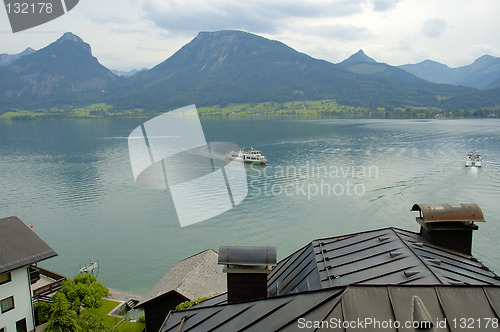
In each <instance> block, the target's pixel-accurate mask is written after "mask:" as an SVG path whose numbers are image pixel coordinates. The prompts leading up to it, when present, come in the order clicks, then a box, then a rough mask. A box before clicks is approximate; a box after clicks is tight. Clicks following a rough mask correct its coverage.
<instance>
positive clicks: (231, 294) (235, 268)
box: [218, 246, 276, 302]
mask: <svg viewBox="0 0 500 332" xmlns="http://www.w3.org/2000/svg"><path fill="white" fill-rule="evenodd" d="M218 263H219V264H220V265H224V269H223V272H224V273H227V299H228V302H239V301H248V300H253V299H258V298H265V297H267V274H268V273H270V272H271V268H272V266H274V265H276V247H226V246H221V247H220V249H219V259H218Z"/></svg>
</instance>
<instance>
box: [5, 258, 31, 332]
mask: <svg viewBox="0 0 500 332" xmlns="http://www.w3.org/2000/svg"><path fill="white" fill-rule="evenodd" d="M11 277H12V280H11V281H9V282H7V283H5V284H2V285H0V300H3V299H5V298H7V297H10V296H12V295H13V296H14V309H12V310H10V311H8V312H6V313H3V314H2V313H0V328H2V327H5V328H6V329H5V332H15V331H16V322H17V321H19V320H21V319H23V318H26V326H27V327H28V331H32V330H33V329H34V327H33V314H32V307H31V294H30V293H31V290H30V283H29V280H28V267H22V268H19V269H17V270H14V271H11ZM0 312H1V311H0Z"/></svg>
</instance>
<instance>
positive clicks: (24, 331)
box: [16, 318, 28, 332]
mask: <svg viewBox="0 0 500 332" xmlns="http://www.w3.org/2000/svg"><path fill="white" fill-rule="evenodd" d="M16 332H28V327H27V326H26V318H23V319H21V320H18V321H17V322H16Z"/></svg>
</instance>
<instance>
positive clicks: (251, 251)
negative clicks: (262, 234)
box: [218, 246, 276, 266]
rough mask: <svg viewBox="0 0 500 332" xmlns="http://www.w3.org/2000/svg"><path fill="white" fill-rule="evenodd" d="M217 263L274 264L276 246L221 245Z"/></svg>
mask: <svg viewBox="0 0 500 332" xmlns="http://www.w3.org/2000/svg"><path fill="white" fill-rule="evenodd" d="M218 263H219V264H223V265H243V266H272V265H276V247H241V246H240V247H236V246H221V247H220V249H219V259H218Z"/></svg>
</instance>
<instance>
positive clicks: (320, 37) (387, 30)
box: [0, 0, 500, 70]
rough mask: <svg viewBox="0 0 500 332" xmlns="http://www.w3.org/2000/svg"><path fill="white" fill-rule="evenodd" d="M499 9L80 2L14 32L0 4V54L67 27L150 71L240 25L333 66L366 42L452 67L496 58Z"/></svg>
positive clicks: (117, 63)
mask: <svg viewBox="0 0 500 332" xmlns="http://www.w3.org/2000/svg"><path fill="white" fill-rule="evenodd" d="M498 13H500V1H498V0H481V1H475V2H470V1H468V0H436V1H418V0H330V1H327V0H307V1H298V0H292V1H285V0H274V1H269V0H255V1H234V0H183V1H182V0H168V1H166V0H106V1H100V0H80V3H79V4H78V5H77V6H76V7H75V8H74V9H73V10H71V11H70V12H69V13H67V14H66V15H64V16H62V17H60V18H57V19H55V20H53V21H51V22H49V23H46V24H44V25H41V26H39V27H36V28H33V29H30V30H27V31H25V32H20V33H16V34H13V33H12V32H11V31H10V26H9V24H8V20H7V15H6V12H5V8H4V9H0V53H9V54H13V53H19V52H21V51H23V50H24V49H25V48H26V47H28V46H30V47H33V48H35V49H39V48H42V47H44V46H47V45H48V44H50V43H51V42H53V41H55V40H56V39H57V38H59V37H60V36H61V35H62V34H63V33H64V32H67V31H71V32H73V33H75V34H76V35H78V36H80V37H81V38H82V39H83V40H85V41H86V42H87V43H89V44H90V45H91V46H92V50H93V54H94V56H95V57H97V58H98V59H99V61H100V62H101V63H102V64H103V65H105V66H106V67H108V68H112V69H120V70H130V69H133V68H142V67H148V68H150V67H152V66H155V65H157V64H158V63H160V62H162V61H164V60H165V59H167V58H168V57H170V56H171V55H172V54H173V53H174V52H176V51H177V50H178V49H179V48H181V47H182V46H183V45H184V44H186V43H188V42H189V41H190V40H191V39H193V38H194V37H195V36H196V35H197V34H198V32H200V31H215V30H225V29H233V30H234V29H239V30H245V31H248V32H251V33H255V34H259V35H261V36H264V37H266V38H271V39H276V40H279V41H282V42H283V43H285V44H287V45H289V46H290V47H292V48H294V49H296V50H297V51H299V52H303V53H307V54H309V55H311V56H313V57H316V58H320V59H324V60H327V61H331V62H334V63H338V62H340V61H342V60H344V59H345V58H347V57H348V56H350V55H351V54H353V53H355V52H357V51H358V50H359V49H363V50H364V51H365V53H366V54H368V55H369V56H371V57H372V58H374V59H375V60H377V61H379V62H386V63H389V64H391V65H401V64H405V63H417V62H420V61H423V60H425V59H432V60H435V61H439V62H441V63H444V64H446V65H449V66H450V67H457V66H462V65H467V64H470V63H472V62H473V61H474V60H475V59H476V58H478V57H480V56H481V55H483V54H485V53H488V54H490V55H494V56H500V38H498V35H500V31H499V30H500V25H499V24H498V18H497V14H498Z"/></svg>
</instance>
